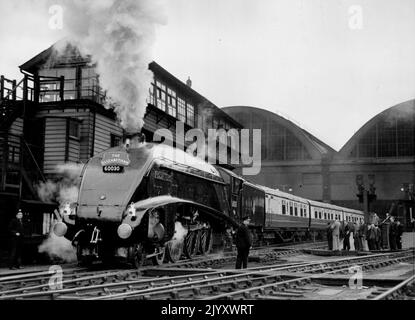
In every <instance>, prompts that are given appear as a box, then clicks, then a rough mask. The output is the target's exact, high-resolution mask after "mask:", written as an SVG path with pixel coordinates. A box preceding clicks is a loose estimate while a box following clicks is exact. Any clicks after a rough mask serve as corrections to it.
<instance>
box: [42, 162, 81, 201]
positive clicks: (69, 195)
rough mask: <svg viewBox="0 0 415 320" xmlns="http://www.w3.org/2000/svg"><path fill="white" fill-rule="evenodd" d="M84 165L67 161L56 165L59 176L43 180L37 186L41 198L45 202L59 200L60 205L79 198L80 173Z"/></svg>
mask: <svg viewBox="0 0 415 320" xmlns="http://www.w3.org/2000/svg"><path fill="white" fill-rule="evenodd" d="M82 168H83V165H82V164H77V163H65V164H59V165H57V166H56V172H57V176H58V178H56V179H55V180H47V181H46V182H41V183H40V184H39V185H38V187H37V193H38V195H39V198H40V199H41V200H42V201H44V202H54V201H56V202H58V203H59V204H60V205H64V204H65V203H67V202H69V203H74V202H76V201H77V200H78V192H79V183H80V175H81V171H82Z"/></svg>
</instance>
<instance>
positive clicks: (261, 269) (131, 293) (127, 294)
mask: <svg viewBox="0 0 415 320" xmlns="http://www.w3.org/2000/svg"><path fill="white" fill-rule="evenodd" d="M400 254H402V253H400ZM394 255H396V254H394ZM388 256H390V254H378V255H373V256H365V257H356V258H354V259H353V258H348V259H337V260H331V261H329V262H331V263H339V262H341V261H343V262H345V263H351V262H355V261H358V260H363V262H365V261H364V260H368V259H373V257H376V258H379V257H383V258H388ZM374 263H375V262H374ZM304 265H315V266H318V267H321V262H320V261H318V262H315V263H306V264H300V265H298V266H297V267H300V268H301V267H303V266H304ZM292 268H295V266H287V267H281V265H279V266H277V267H275V266H267V267H259V268H249V269H247V270H249V271H248V272H243V273H241V274H239V275H236V276H235V275H233V276H227V277H221V278H220V279H218V280H220V281H224V280H226V279H232V281H235V280H236V279H237V278H238V277H240V278H243V277H246V276H254V275H255V276H258V273H262V272H270V271H282V270H288V271H290V269H292ZM253 270H255V271H253ZM332 272H337V271H336V270H335V271H332ZM320 275H321V274H318V275H313V276H315V277H319V276H320ZM275 276H278V275H272V277H275ZM209 281H210V282H211V281H213V280H212V279H209V280H203V281H197V282H193V283H187V284H180V285H173V286H169V287H168V288H159V289H156V290H154V289H153V291H152V290H151V289H147V290H138V291H129V292H125V293H120V294H115V295H108V296H102V297H95V298H91V299H89V300H101V299H117V298H129V297H132V296H134V295H139V296H142V295H145V294H147V295H149V294H151V293H152V292H156V291H160V290H168V291H171V290H174V289H178V288H180V287H183V286H184V285H187V286H189V285H192V286H195V285H201V284H203V283H205V282H209Z"/></svg>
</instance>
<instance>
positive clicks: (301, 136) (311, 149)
mask: <svg viewBox="0 0 415 320" xmlns="http://www.w3.org/2000/svg"><path fill="white" fill-rule="evenodd" d="M222 110H223V111H225V112H226V113H227V114H229V115H230V116H231V117H233V118H235V120H237V121H238V122H239V123H241V124H242V125H243V126H244V127H245V128H249V125H248V124H247V123H244V121H243V120H242V119H241V116H240V115H241V114H243V113H250V114H251V117H252V118H265V119H267V120H268V121H271V122H274V123H276V124H278V125H280V126H282V127H285V128H286V129H287V130H288V131H290V132H291V133H292V134H293V135H294V136H295V137H296V138H297V139H298V140H299V141H300V142H301V143H302V145H303V146H304V148H305V149H306V150H307V152H308V153H309V154H310V156H311V158H312V159H321V158H322V157H323V156H326V155H328V154H332V153H335V152H336V151H335V150H334V149H333V148H331V147H330V146H329V145H327V144H325V143H324V142H322V141H321V140H319V139H317V138H316V137H315V136H313V135H312V134H311V133H309V132H308V131H306V130H304V129H302V128H301V127H299V126H298V125H296V124H295V123H293V122H292V121H290V120H287V119H286V118H284V117H282V116H280V115H278V114H276V113H273V112H271V111H268V110H264V109H260V108H256V107H250V106H229V107H224V108H222Z"/></svg>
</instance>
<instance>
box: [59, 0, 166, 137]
mask: <svg viewBox="0 0 415 320" xmlns="http://www.w3.org/2000/svg"><path fill="white" fill-rule="evenodd" d="M160 9H161V8H160V6H159V4H158V2H157V1H154V0H74V1H67V2H65V6H64V12H65V22H64V29H65V31H66V32H67V34H68V41H70V42H71V43H73V44H74V45H76V46H77V47H78V49H79V50H80V51H81V54H82V55H90V56H91V59H92V63H94V64H96V65H97V67H96V71H97V73H98V74H99V81H100V86H101V87H102V89H104V90H105V91H106V92H107V96H108V97H110V103H111V105H112V106H114V110H115V112H116V113H117V115H118V118H119V120H120V122H121V126H122V127H123V128H124V129H126V130H127V131H129V132H137V131H138V130H140V129H141V127H142V125H143V118H144V114H145V111H146V107H147V102H146V99H147V96H148V93H149V88H150V83H151V80H152V74H151V72H150V71H149V70H148V64H149V63H150V62H151V60H152V59H151V47H152V44H153V42H154V38H155V31H156V26H157V25H159V24H163V23H164V15H163V14H161V10H160ZM57 49H58V50H59V48H57Z"/></svg>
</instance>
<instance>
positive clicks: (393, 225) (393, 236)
mask: <svg viewBox="0 0 415 320" xmlns="http://www.w3.org/2000/svg"><path fill="white" fill-rule="evenodd" d="M390 221H391V223H390V227H389V244H390V249H391V250H396V235H397V230H396V223H395V217H391V218H390Z"/></svg>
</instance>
